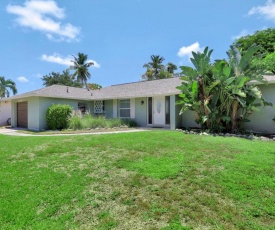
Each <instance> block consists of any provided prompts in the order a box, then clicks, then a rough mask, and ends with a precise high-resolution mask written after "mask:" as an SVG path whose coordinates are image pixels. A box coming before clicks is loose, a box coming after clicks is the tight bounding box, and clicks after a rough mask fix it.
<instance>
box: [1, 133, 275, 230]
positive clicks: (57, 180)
mask: <svg viewBox="0 0 275 230" xmlns="http://www.w3.org/2000/svg"><path fill="white" fill-rule="evenodd" d="M0 143H4V144H2V145H0V153H1V154H0V162H1V164H0V172H1V173H0V181H1V188H0V191H1V199H0V213H1V216H0V226H1V229H110V228H111V226H114V225H116V227H115V228H114V229H133V228H135V226H138V228H139V229H251V230H256V229H274V227H275V224H274V215H275V209H274V203H275V194H274V192H275V183H274V161H275V155H274V154H273V153H274V148H275V142H273V141H270V142H266V141H265V142H263V141H257V140H255V141H254V140H253V141H249V140H245V139H239V138H235V137H229V138H227V137H213V136H199V135H185V134H182V133H181V132H171V131H164V130H162V131H160V130H158V131H150V132H137V133H121V134H108V135H75V136H70V135H66V136H47V137H45V136H39V137H37V136H34V137H33V136H29V137H20V136H7V135H0ZM198 143H200V144H198ZM167 165H169V166H170V167H167ZM198 220H199V221H198ZM133 223H134V225H133ZM103 226H104V227H103ZM133 226H134V227H133ZM187 226H188V227H187Z"/></svg>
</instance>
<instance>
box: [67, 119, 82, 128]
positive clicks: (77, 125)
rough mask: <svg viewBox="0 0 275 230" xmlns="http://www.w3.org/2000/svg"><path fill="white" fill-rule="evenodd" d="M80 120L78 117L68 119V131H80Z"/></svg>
mask: <svg viewBox="0 0 275 230" xmlns="http://www.w3.org/2000/svg"><path fill="white" fill-rule="evenodd" d="M82 123H83V122H82V118H81V117H79V116H72V117H70V119H69V129H73V130H77V129H82V128H83V124H82Z"/></svg>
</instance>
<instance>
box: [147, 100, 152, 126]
mask: <svg viewBox="0 0 275 230" xmlns="http://www.w3.org/2000/svg"><path fill="white" fill-rule="evenodd" d="M152 123H153V100H152V97H149V98H148V124H152Z"/></svg>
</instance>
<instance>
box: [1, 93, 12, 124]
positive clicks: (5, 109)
mask: <svg viewBox="0 0 275 230" xmlns="http://www.w3.org/2000/svg"><path fill="white" fill-rule="evenodd" d="M10 118H11V101H10V100H9V98H2V99H0V126H3V125H8V124H10Z"/></svg>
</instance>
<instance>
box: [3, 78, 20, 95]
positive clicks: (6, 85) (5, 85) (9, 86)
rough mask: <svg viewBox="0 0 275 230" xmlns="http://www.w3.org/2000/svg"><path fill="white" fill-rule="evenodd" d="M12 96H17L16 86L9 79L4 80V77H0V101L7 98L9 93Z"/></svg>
mask: <svg viewBox="0 0 275 230" xmlns="http://www.w3.org/2000/svg"><path fill="white" fill-rule="evenodd" d="M9 90H11V92H12V93H13V95H14V94H17V89H16V84H15V82H14V81H12V80H10V79H7V80H6V79H5V77H0V99H1V98H3V97H9V96H10V91H9Z"/></svg>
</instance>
